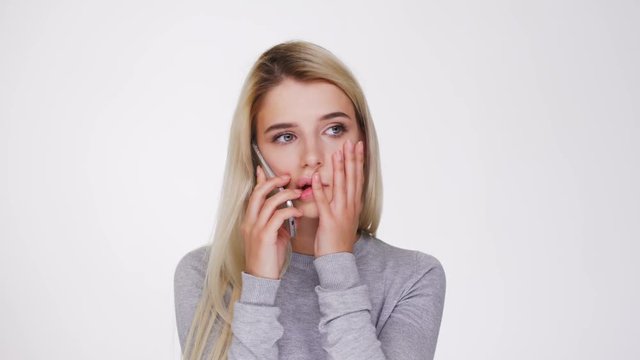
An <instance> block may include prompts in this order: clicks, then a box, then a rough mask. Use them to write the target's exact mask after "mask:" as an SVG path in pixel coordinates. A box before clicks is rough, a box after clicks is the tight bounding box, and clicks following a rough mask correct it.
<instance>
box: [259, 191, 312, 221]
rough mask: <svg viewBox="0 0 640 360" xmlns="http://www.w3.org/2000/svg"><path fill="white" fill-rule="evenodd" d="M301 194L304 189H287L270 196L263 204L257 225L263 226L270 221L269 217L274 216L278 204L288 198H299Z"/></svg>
mask: <svg viewBox="0 0 640 360" xmlns="http://www.w3.org/2000/svg"><path fill="white" fill-rule="evenodd" d="M300 194H302V191H301V190H299V189H286V190H283V191H279V192H278V193H277V194H275V195H273V196H272V197H270V198H268V199H267V200H266V201H265V203H264V205H263V206H262V209H261V210H260V213H259V214H258V219H257V220H256V225H257V226H260V227H261V226H263V225H264V224H266V223H267V221H269V219H270V218H271V217H272V216H273V214H274V212H275V211H276V210H277V208H278V206H280V205H282V204H283V203H284V202H286V201H287V200H292V199H297V198H299V197H300Z"/></svg>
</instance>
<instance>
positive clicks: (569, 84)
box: [0, 0, 640, 360]
mask: <svg viewBox="0 0 640 360" xmlns="http://www.w3.org/2000/svg"><path fill="white" fill-rule="evenodd" d="M639 24H640V5H639V3H638V2H637V1H626V2H623V1H598V2H596V1H529V2H513V1H483V2H478V1H428V2H425V1H416V2H406V1H405V2H401V1H396V2H394V4H393V5H391V2H379V3H377V2H371V1H360V2H349V3H343V2H337V1H329V2H327V1H322V2H299V1H286V2H285V1H281V2H278V1H255V2H251V3H249V2H244V3H239V2H233V3H232V2H226V3H224V4H214V2H212V1H207V2H204V1H203V2H194V1H190V2H185V1H181V2H178V1H175V2H166V1H165V2H160V1H146V2H143V1H102V2H91V1H55V2H52V1H6V0H5V1H2V2H1V3H0V52H1V55H0V145H1V147H0V172H1V173H0V175H1V176H0V221H1V223H0V225H1V227H0V239H1V243H0V289H1V292H2V295H0V319H1V321H0V358H3V359H45V358H47V359H177V358H178V356H179V355H178V354H179V343H178V337H177V332H176V327H175V314H174V308H173V272H174V269H175V265H176V264H177V262H178V260H179V259H180V257H182V255H184V254H185V253H186V252H187V251H189V250H192V249H194V248H196V247H198V246H200V245H203V244H205V243H207V242H208V241H209V236H210V234H211V232H212V229H213V227H214V226H215V224H214V220H215V210H216V207H217V201H218V199H219V192H220V189H221V184H222V171H223V168H224V161H225V159H226V149H227V140H228V135H229V133H228V131H229V126H230V121H231V116H232V113H233V110H234V108H235V105H236V101H237V97H238V94H239V90H240V87H241V85H242V81H243V80H244V78H245V76H246V75H247V72H248V70H249V67H250V66H251V64H252V63H253V62H254V61H255V60H256V58H257V57H258V56H259V55H260V53H262V52H263V51H265V50H266V49H267V48H269V47H270V46H272V45H275V44H277V43H279V42H281V41H285V40H290V39H303V40H309V41H312V42H316V43H317V44H319V45H321V46H324V47H326V48H327V49H329V50H331V51H332V52H333V53H334V54H336V55H337V56H338V57H339V58H340V59H342V60H343V61H344V62H345V63H346V64H347V65H348V66H349V67H350V68H351V69H352V71H353V72H354V73H355V75H356V77H357V78H358V80H359V81H360V83H361V84H362V86H363V89H364V91H365V95H366V96H367V100H368V102H369V105H370V108H371V112H372V115H373V118H374V123H375V126H376V129H377V132H378V136H379V141H380V146H381V156H382V160H381V161H382V166H383V175H384V195H385V197H384V211H383V218H382V225H381V227H380V230H379V233H378V237H379V238H380V239H382V240H383V241H385V242H388V243H390V244H392V245H395V246H398V247H403V248H409V249H416V250H420V251H423V252H426V253H429V254H432V255H434V256H436V257H437V258H438V259H439V260H440V261H441V262H442V263H443V265H444V267H445V272H446V275H447V293H446V302H445V309H444V316H443V321H442V327H441V331H440V337H439V340H438V347H437V350H436V358H437V359H440V360H442V359H491V360H495V359H638V358H640V348H639V347H638V346H637V337H638V323H639V322H640V315H639V314H640V311H639V310H638V309H637V306H638V304H639V303H640V281H639V279H638V275H639V274H640V265H638V261H637V260H636V259H637V257H638V251H639V250H640V247H639V246H638V240H640V229H639V227H640V225H639V223H640V205H639V202H640V191H639V190H638V184H639V183H640V169H639V167H640V161H639V160H640V159H639V154H640V145H639V143H640V105H639V100H640V85H639V84H640V70H639V68H640V67H639V66H638V64H640V35H639V34H640V25H639Z"/></svg>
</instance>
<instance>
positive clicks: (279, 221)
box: [240, 166, 302, 279]
mask: <svg viewBox="0 0 640 360" xmlns="http://www.w3.org/2000/svg"><path fill="white" fill-rule="evenodd" d="M256 173H257V174H256V179H257V180H256V186H255V187H254V188H253V191H252V192H251V196H250V197H249V202H248V204H247V209H246V211H245V215H244V220H243V222H242V224H241V225H240V229H241V232H242V237H243V238H244V255H245V267H246V269H245V270H244V271H245V272H246V273H247V274H251V275H253V276H257V277H263V278H268V279H279V278H280V271H281V270H282V266H283V265H284V260H285V256H286V251H287V244H288V242H289V241H290V235H289V232H288V231H287V230H286V229H285V226H284V222H285V221H286V220H287V219H288V218H290V217H300V216H302V210H300V209H298V208H296V207H291V208H289V207H283V208H282V209H277V208H278V206H279V205H281V204H283V203H284V202H286V201H287V200H292V199H296V198H298V197H300V194H301V193H302V191H301V190H299V189H295V190H294V189H285V190H284V191H280V192H278V193H277V194H275V195H273V196H271V197H270V198H268V199H266V197H267V195H268V194H269V193H270V192H271V191H273V190H274V189H275V188H277V187H280V186H283V187H284V185H286V184H287V183H289V181H290V178H289V176H288V175H283V176H276V177H273V178H270V179H267V178H266V176H265V174H264V171H263V170H262V167H260V166H258V168H257V170H256ZM265 199H266V200H265Z"/></svg>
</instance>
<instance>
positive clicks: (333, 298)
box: [313, 252, 386, 360]
mask: <svg viewBox="0 0 640 360" xmlns="http://www.w3.org/2000/svg"><path fill="white" fill-rule="evenodd" d="M313 264H314V265H315V267H316V271H317V273H318V279H319V281H320V285H318V286H316V287H315V291H316V294H317V295H318V304H319V306H320V323H319V324H318V330H319V332H320V335H321V341H322V348H323V349H324V350H325V351H326V352H327V354H328V359H352V360H358V359H368V360H383V359H386V358H385V356H384V353H383V352H382V346H381V345H382V344H381V342H380V341H379V340H378V339H377V337H376V329H375V327H374V326H373V324H372V323H371V300H370V299H369V293H368V289H367V285H364V284H362V283H361V282H360V275H359V273H358V268H357V266H356V259H355V255H354V254H353V253H351V252H339V253H333V254H327V255H323V256H320V257H317V258H316V259H315V260H313Z"/></svg>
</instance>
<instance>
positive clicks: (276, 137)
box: [271, 124, 347, 144]
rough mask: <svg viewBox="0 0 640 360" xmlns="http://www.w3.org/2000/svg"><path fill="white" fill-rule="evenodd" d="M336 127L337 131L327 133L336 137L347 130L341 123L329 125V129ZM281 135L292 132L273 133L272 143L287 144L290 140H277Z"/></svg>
mask: <svg viewBox="0 0 640 360" xmlns="http://www.w3.org/2000/svg"><path fill="white" fill-rule="evenodd" d="M336 128H337V129H339V130H338V131H337V133H336V132H334V134H332V135H329V136H331V137H336V138H337V137H340V136H342V134H343V133H344V132H346V131H347V128H346V126H344V125H342V124H336V125H333V126H331V127H329V129H336ZM283 136H294V135H293V134H292V133H289V132H285V133H279V134H277V135H274V136H273V138H272V139H271V141H272V142H274V143H279V144H288V143H290V142H291V141H278V139H280V138H281V137H283Z"/></svg>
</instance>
